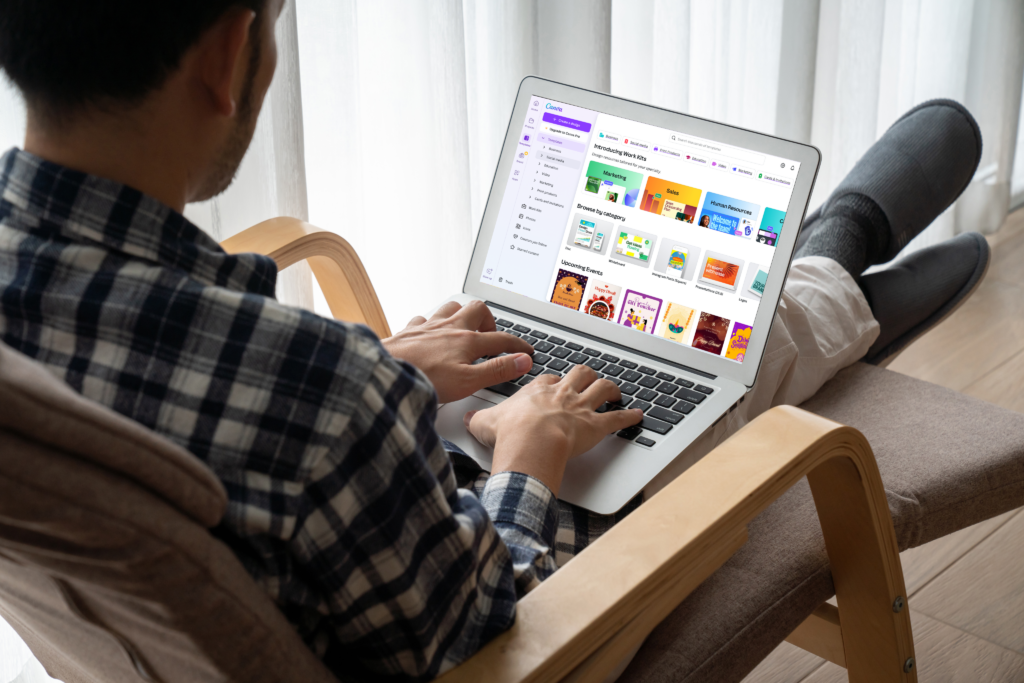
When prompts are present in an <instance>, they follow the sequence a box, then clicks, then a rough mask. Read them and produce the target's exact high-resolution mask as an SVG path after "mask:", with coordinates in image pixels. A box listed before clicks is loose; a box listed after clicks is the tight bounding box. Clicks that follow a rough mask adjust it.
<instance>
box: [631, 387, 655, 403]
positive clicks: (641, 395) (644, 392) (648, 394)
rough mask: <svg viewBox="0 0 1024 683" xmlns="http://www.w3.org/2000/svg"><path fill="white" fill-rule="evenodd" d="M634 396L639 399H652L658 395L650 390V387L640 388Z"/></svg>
mask: <svg viewBox="0 0 1024 683" xmlns="http://www.w3.org/2000/svg"><path fill="white" fill-rule="evenodd" d="M636 397H637V398H638V399H640V400H641V401H653V400H654V399H656V398H658V395H657V394H656V393H654V392H653V391H651V390H650V389H641V390H640V391H639V392H638V393H637V395H636Z"/></svg>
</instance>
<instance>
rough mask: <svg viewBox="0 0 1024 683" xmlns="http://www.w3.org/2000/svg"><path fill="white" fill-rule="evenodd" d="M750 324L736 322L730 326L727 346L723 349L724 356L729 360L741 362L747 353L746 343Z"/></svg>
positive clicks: (748, 339)
mask: <svg viewBox="0 0 1024 683" xmlns="http://www.w3.org/2000/svg"><path fill="white" fill-rule="evenodd" d="M750 330H751V327H750V325H744V324H743V323H736V324H735V325H733V326H732V334H731V335H729V346H728V347H727V348H726V350H725V357H726V358H729V359H730V360H734V361H739V362H740V363H742V362H743V357H744V356H746V355H747V344H749V343H750Z"/></svg>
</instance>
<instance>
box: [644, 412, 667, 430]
mask: <svg viewBox="0 0 1024 683" xmlns="http://www.w3.org/2000/svg"><path fill="white" fill-rule="evenodd" d="M640 426H641V427H643V428H644V429H649V430H651V431H652V432H654V433H655V434H668V433H669V430H671V429H672V425H670V424H669V423H667V422H662V421H661V420H655V419H654V418H653V417H651V416H650V415H644V421H643V422H641V423H640Z"/></svg>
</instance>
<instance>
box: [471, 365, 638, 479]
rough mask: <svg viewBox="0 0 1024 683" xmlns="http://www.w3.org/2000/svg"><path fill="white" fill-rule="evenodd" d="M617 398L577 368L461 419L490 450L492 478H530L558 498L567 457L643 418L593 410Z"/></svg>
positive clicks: (582, 367) (543, 378)
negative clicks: (513, 475) (512, 475)
mask: <svg viewBox="0 0 1024 683" xmlns="http://www.w3.org/2000/svg"><path fill="white" fill-rule="evenodd" d="M621 396H622V394H621V392H620V391H619V388H618V387H617V386H615V384H614V383H612V382H609V381H608V380H606V379H597V373H595V372H594V371H593V370H591V369H590V368H588V367H587V366H585V365H577V366H576V367H575V368H573V369H572V370H570V371H569V373H568V374H567V375H566V376H565V377H564V378H559V377H555V376H554V375H538V376H537V378H536V379H535V380H533V381H532V382H530V383H529V384H528V385H526V386H525V387H523V388H522V389H520V390H519V391H517V392H516V393H515V394H514V395H512V396H511V397H509V398H507V399H505V400H504V401H502V402H501V403H499V404H498V405H496V406H494V407H493V408H488V409H486V410H480V411H470V412H468V413H466V416H465V418H464V420H465V423H466V429H467V430H469V433H470V434H472V435H473V436H474V437H475V438H476V440H477V441H479V442H480V443H482V444H484V445H485V446H490V447H492V448H494V461H493V468H492V471H491V473H492V474H497V473H498V472H522V473H523V474H529V475H530V476H532V477H536V478H537V479H540V480H541V481H542V482H544V484H545V485H546V486H547V487H548V488H549V489H551V491H552V492H553V493H554V494H555V495H558V489H559V487H560V486H561V484H562V475H563V474H564V473H565V465H566V463H567V462H568V461H569V459H570V458H574V457H576V456H577V455H580V454H581V453H585V452H587V451H589V450H590V449H591V448H593V447H594V446H596V445H597V444H598V443H599V442H600V441H601V439H603V438H604V437H605V436H607V435H608V434H611V433H612V432H616V431H618V430H620V429H625V428H626V427H631V426H632V425H635V424H637V423H638V422H640V420H642V419H643V417H644V414H643V412H642V411H640V410H612V411H608V412H606V413H597V412H595V411H596V410H597V409H598V408H599V407H600V406H601V404H603V403H604V402H606V401H618V400H619V398H621Z"/></svg>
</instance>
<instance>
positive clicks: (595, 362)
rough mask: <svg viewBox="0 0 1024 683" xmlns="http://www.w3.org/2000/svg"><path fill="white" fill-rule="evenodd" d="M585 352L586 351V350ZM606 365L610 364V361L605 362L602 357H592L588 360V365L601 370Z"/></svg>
mask: <svg viewBox="0 0 1024 683" xmlns="http://www.w3.org/2000/svg"><path fill="white" fill-rule="evenodd" d="M584 353H586V352H585V351H584ZM606 365H608V363H606V362H604V361H603V360H601V359H600V358H591V359H590V360H588V361H587V367H591V368H594V369H595V370H600V369H601V368H603V367H604V366H606Z"/></svg>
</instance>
